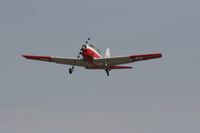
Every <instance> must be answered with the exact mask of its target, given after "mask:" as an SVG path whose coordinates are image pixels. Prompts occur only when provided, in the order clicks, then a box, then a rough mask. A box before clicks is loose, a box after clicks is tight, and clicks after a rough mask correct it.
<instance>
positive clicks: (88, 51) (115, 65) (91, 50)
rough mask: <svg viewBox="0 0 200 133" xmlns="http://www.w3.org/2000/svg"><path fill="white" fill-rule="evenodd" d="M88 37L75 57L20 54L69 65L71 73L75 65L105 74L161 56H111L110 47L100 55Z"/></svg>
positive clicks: (130, 67)
mask: <svg viewBox="0 0 200 133" xmlns="http://www.w3.org/2000/svg"><path fill="white" fill-rule="evenodd" d="M89 40H90V38H88V40H87V41H86V42H85V44H83V45H82V47H81V50H80V52H79V54H78V56H77V58H69V57H56V56H38V55H30V54H26V55H22V56H23V57H24V58H26V59H31V60H38V61H45V62H54V63H58V64H64V65H71V66H72V67H70V68H69V74H72V73H73V71H74V68H75V66H78V67H84V68H85V69H93V70H97V69H100V70H105V71H106V74H107V76H109V75H110V71H111V70H113V69H132V66H124V65H123V64H128V63H133V62H137V61H144V60H150V59H156V58H161V57H162V54H161V53H151V54H140V55H129V56H117V57H111V54H110V49H109V48H107V50H106V53H105V56H102V54H101V52H100V50H99V49H98V48H97V47H96V46H95V45H94V44H92V43H90V44H89Z"/></svg>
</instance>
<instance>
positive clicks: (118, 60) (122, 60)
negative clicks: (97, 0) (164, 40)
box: [94, 53, 162, 67]
mask: <svg viewBox="0 0 200 133" xmlns="http://www.w3.org/2000/svg"><path fill="white" fill-rule="evenodd" d="M161 57H162V54H161V53H152V54H141V55H130V56H121V57H111V58H99V59H95V60H94V63H96V64H99V65H102V66H105V64H107V65H108V66H111V67H112V66H116V65H122V64H128V63H133V62H136V61H144V60H150V59H156V58H161Z"/></svg>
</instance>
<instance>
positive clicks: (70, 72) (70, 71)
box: [69, 66, 74, 74]
mask: <svg viewBox="0 0 200 133" xmlns="http://www.w3.org/2000/svg"><path fill="white" fill-rule="evenodd" d="M73 71H74V66H73V67H70V68H69V74H72V73H73Z"/></svg>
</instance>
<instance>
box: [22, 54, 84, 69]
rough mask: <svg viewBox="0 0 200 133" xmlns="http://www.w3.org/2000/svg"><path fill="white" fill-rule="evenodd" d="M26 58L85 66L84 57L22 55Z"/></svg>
mask: <svg viewBox="0 0 200 133" xmlns="http://www.w3.org/2000/svg"><path fill="white" fill-rule="evenodd" d="M22 56H23V57H24V58H26V59H30V60H38V61H46V62H54V63H58V64H65V65H72V66H80V67H84V66H85V61H84V60H83V59H76V58H67V57H54V56H38V55H22Z"/></svg>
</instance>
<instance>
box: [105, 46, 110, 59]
mask: <svg viewBox="0 0 200 133" xmlns="http://www.w3.org/2000/svg"><path fill="white" fill-rule="evenodd" d="M105 58H110V49H109V48H107V50H106V54H105Z"/></svg>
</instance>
